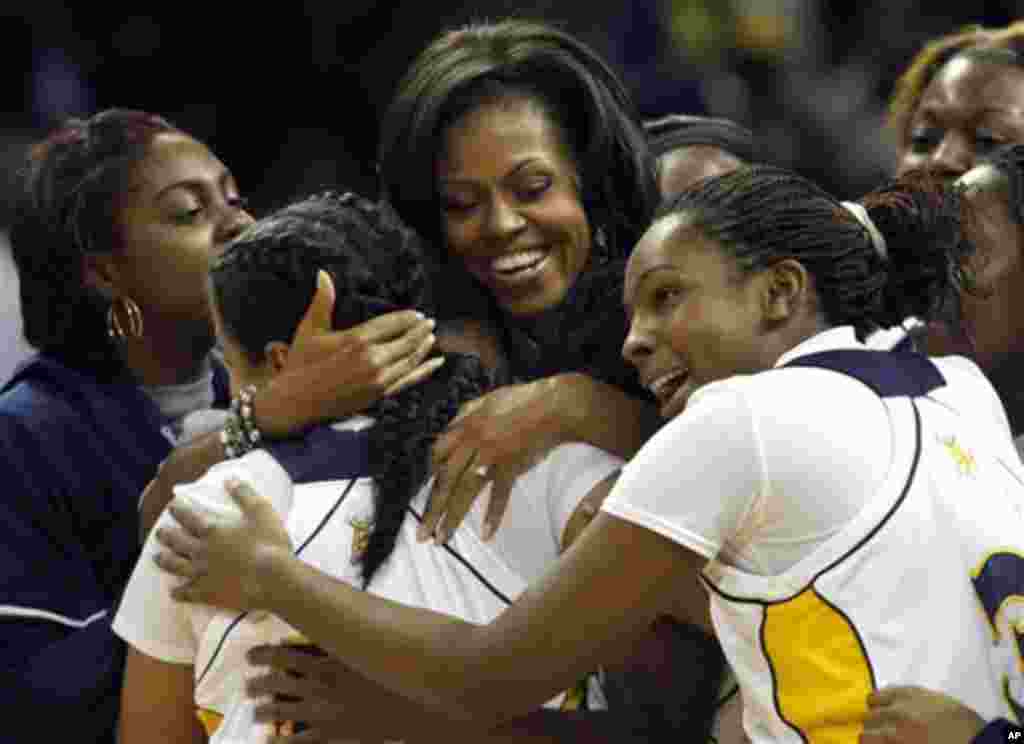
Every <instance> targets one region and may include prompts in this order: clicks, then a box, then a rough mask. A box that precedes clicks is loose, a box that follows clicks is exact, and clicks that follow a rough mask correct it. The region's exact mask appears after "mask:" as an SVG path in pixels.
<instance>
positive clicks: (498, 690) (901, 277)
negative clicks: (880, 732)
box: [157, 166, 1024, 744]
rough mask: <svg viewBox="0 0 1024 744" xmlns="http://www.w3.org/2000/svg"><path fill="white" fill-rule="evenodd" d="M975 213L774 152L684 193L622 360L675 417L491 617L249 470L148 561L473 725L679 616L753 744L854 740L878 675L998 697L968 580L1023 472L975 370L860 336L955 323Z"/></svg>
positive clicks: (183, 592)
mask: <svg viewBox="0 0 1024 744" xmlns="http://www.w3.org/2000/svg"><path fill="white" fill-rule="evenodd" d="M960 228H961V210H960V202H959V194H958V192H956V191H950V190H946V189H943V188H940V187H937V186H929V185H928V184H927V183H923V184H920V185H918V186H908V185H906V184H896V185H894V186H892V187H888V188H885V189H882V190H879V191H878V192H875V193H872V194H870V195H869V196H867V197H865V198H864V199H862V200H861V202H860V203H859V204H854V205H844V204H842V203H840V202H838V201H837V200H836V199H834V198H833V197H831V196H830V195H828V194H827V193H825V192H823V191H822V190H821V189H820V188H818V187H817V186H815V185H814V184H812V183H810V182H808V181H807V180H806V179H803V178H801V177H799V176H797V175H794V174H792V173H789V172H787V171H785V170H782V169H778V168H773V167H769V166H754V167H749V168H743V169H740V170H737V171H734V172H733V173H731V174H728V175H725V176H722V177H719V178H713V179H708V180H706V181H703V182H702V183H701V184H699V185H698V186H696V187H694V188H693V189H691V190H689V191H686V192H683V193H682V194H681V195H680V196H679V198H678V199H677V200H675V201H674V202H671V203H669V204H667V205H666V206H665V207H664V208H663V210H662V211H661V212H660V213H659V215H658V216H657V218H656V219H655V221H654V223H653V225H652V226H651V227H650V229H649V230H648V231H647V233H646V234H645V235H644V238H643V239H642V240H641V242H640V244H639V245H638V246H637V247H636V249H635V251H634V252H633V254H632V256H631V257H630V260H629V266H628V269H627V273H626V288H625V293H624V302H625V305H626V308H627V310H628V312H629V315H630V319H631V326H630V332H629V336H628V338H627V340H626V343H625V345H624V349H623V353H624V354H625V356H626V357H627V358H628V359H629V361H630V362H631V363H633V364H634V365H636V367H637V368H638V370H639V371H640V375H641V378H642V379H643V380H644V381H645V383H646V384H647V385H649V386H650V388H651V389H652V390H653V392H654V394H655V395H656V397H657V398H658V400H659V402H660V403H661V405H662V412H663V414H664V415H666V416H672V417H673V418H672V419H671V421H669V422H668V423H667V424H666V425H665V426H664V427H663V428H662V429H661V430H659V432H658V433H657V434H656V435H655V436H654V437H653V438H652V439H651V440H650V441H649V442H648V443H647V444H646V445H644V447H643V448H642V450H641V451H640V452H639V453H638V454H637V456H636V457H635V458H634V459H632V460H631V461H630V462H629V464H628V465H627V466H626V468H625V469H624V471H623V474H622V476H621V478H620V479H619V481H618V483H617V484H616V485H615V486H614V487H613V489H612V492H611V493H610V494H609V496H608V497H607V499H606V500H605V502H604V504H603V507H602V511H601V513H600V514H599V515H598V516H597V517H596V519H595V520H594V521H593V522H592V523H591V524H590V525H589V526H588V527H587V528H586V530H585V531H584V532H583V534H582V535H581V536H580V538H579V539H578V540H577V541H576V543H575V544H574V545H573V547H572V549H571V550H569V551H568V552H567V553H566V554H565V555H564V556H563V557H562V558H561V560H560V561H559V563H558V565H557V566H556V567H555V568H554V569H553V570H551V571H550V572H549V573H548V574H547V575H546V576H545V577H544V579H543V580H542V581H540V582H538V583H537V584H535V585H534V586H533V587H531V589H529V590H528V591H527V592H525V593H524V594H523V595H522V596H521V597H520V598H519V599H518V600H517V601H516V602H515V603H514V604H513V606H512V607H510V608H509V609H508V610H506V611H505V612H503V613H502V614H501V615H500V616H499V617H498V618H497V619H496V620H494V621H493V622H491V623H490V624H488V625H473V624H470V623H465V622H462V621H460V620H457V619H454V618H451V617H445V616H442V615H438V614H436V613H430V612H427V611H424V610H422V609H418V608H410V607H403V606H401V605H399V604H396V603H394V602H389V601H387V600H384V599H381V598H379V597H373V596H370V595H368V594H364V593H361V592H358V591H353V590H351V589H350V588H349V587H346V586H345V585H343V584H340V583H338V582H335V581H333V580H331V579H330V578H329V577H327V576H324V575H323V574H321V573H319V572H317V571H316V570H315V569H312V568H310V567H309V566H308V565H306V564H304V563H302V562H301V561H298V560H295V558H294V557H293V555H292V551H291V547H292V546H291V544H290V540H289V538H288V535H287V534H286V533H285V532H284V530H283V529H282V525H281V523H280V521H279V519H278V517H277V516H276V515H275V514H274V512H273V510H272V509H271V508H270V507H269V505H268V504H267V502H266V500H264V499H262V498H261V497H260V496H259V495H258V494H256V493H254V492H253V490H252V489H251V488H249V487H248V486H246V485H244V484H236V485H234V486H232V488H231V489H229V490H230V492H231V493H232V495H233V497H234V503H235V504H236V505H237V507H238V509H239V512H238V513H235V514H234V515H232V516H221V515H211V514H203V513H200V512H198V511H197V510H195V509H191V508H189V507H188V505H187V504H185V503H183V502H175V503H174V504H172V506H171V511H172V512H173V514H174V515H175V518H176V519H177V521H178V522H179V524H180V525H181V527H180V528H172V527H168V528H164V529H161V530H160V532H159V534H158V540H159V541H160V542H161V543H162V544H163V545H164V547H165V548H166V549H167V550H166V551H165V552H162V553H160V554H159V555H158V556H157V560H158V562H159V564H160V565H161V566H162V567H164V568H165V570H167V571H169V572H171V573H173V574H175V575H178V576H181V577H184V578H185V579H186V583H185V584H184V585H183V586H181V587H179V588H177V589H176V590H174V595H175V596H176V597H178V598H180V599H183V600H186V601H216V602H218V603H220V604H222V605H228V606H234V607H236V608H240V609H252V610H255V609H259V610H266V611H271V612H274V613H276V614H277V615H278V616H279V617H281V618H282V619H284V620H285V621H287V622H288V623H290V624H291V625H293V626H294V627H296V628H297V629H298V630H299V631H301V632H302V633H303V634H304V635H305V636H307V637H308V638H310V639H312V640H313V641H314V642H316V643H317V644H319V645H320V646H321V647H322V648H323V649H325V650H326V651H327V652H328V653H329V654H332V655H335V656H337V658H338V659H340V660H341V661H343V662H344V663H345V664H346V665H348V666H349V667H350V668H351V669H352V670H353V671H354V672H356V673H359V674H361V675H365V676H366V677H367V678H369V679H371V680H373V681H375V682H377V683H379V684H381V685H383V686H385V687H387V688H389V689H391V690H393V691H395V692H396V693H397V694H400V695H402V696H405V697H408V698H410V699H412V700H416V701H419V702H420V703H422V704H423V705H426V706H429V707H432V708H434V709H436V710H438V711H442V712H444V713H446V714H448V715H451V716H454V717H458V718H462V719H465V720H467V721H473V720H478V721H487V722H491V723H495V722H500V721H504V720H508V719H509V718H510V717H514V716H516V715H519V714H520V713H522V712H524V711H526V710H529V709H530V708H531V707H532V706H534V705H536V704H537V703H538V702H539V701H540V700H543V699H544V698H545V697H546V696H547V695H549V694H551V693H552V692H554V691H555V690H557V689H559V688H560V687H564V685H566V684H567V682H569V681H570V680H572V679H574V678H575V677H576V676H577V675H579V674H580V673H581V672H582V671H584V670H586V669H589V668H592V666H593V664H594V663H595V661H596V660H598V659H602V658H606V656H607V655H608V654H610V653H611V650H612V649H613V648H616V647H619V646H620V645H621V644H623V642H624V641H625V640H626V639H628V638H631V637H636V635H637V634H639V633H641V632H643V630H644V629H646V627H648V625H649V624H650V622H651V621H652V620H653V619H654V618H656V617H658V616H660V615H666V614H667V615H670V616H672V617H675V618H679V619H683V620H686V621H689V622H692V623H702V622H703V623H705V624H706V625H709V626H711V627H713V629H714V631H715V633H716V635H717V636H718V638H719V639H720V641H721V642H722V645H723V648H724V649H725V652H726V656H727V657H728V659H729V663H730V666H731V667H732V669H733V671H734V672H735V674H736V677H737V679H738V681H739V683H740V689H741V694H742V698H743V707H744V726H745V729H746V733H747V735H748V736H749V737H750V739H751V740H752V741H754V742H755V743H756V744H762V743H767V742H800V741H817V740H829V741H837V742H849V743H851V744H852V743H853V742H856V741H857V739H858V736H859V735H860V733H861V732H862V730H863V722H864V719H865V715H866V713H867V698H868V695H869V694H870V693H871V692H872V691H873V690H874V689H876V688H877V687H879V686H883V685H888V684H894V683H895V684H899V683H905V682H907V681H910V680H916V681H917V682H918V683H920V682H922V681H924V682H925V683H926V684H928V685H929V686H932V687H934V688H935V689H938V690H941V691H944V692H946V693H949V694H954V695H960V696H962V699H964V700H966V701H969V703H970V704H971V705H972V706H974V707H975V708H976V709H978V710H980V711H982V712H983V713H984V714H986V715H990V716H994V715H997V714H1002V713H1003V712H1005V710H1006V705H1007V703H1006V702H1005V701H1004V700H1003V698H1002V694H1001V691H1000V684H999V681H1000V673H999V671H998V670H997V669H996V667H995V665H994V662H992V663H990V661H989V660H990V652H991V645H992V631H991V628H990V625H989V622H988V620H986V619H985V618H984V617H982V616H981V615H980V614H979V613H978V612H977V601H978V600H977V598H976V597H977V596H980V595H982V594H983V590H984V589H985V587H986V586H987V585H988V582H987V577H989V575H990V574H992V575H995V574H998V569H999V567H1000V566H999V561H998V560H996V559H992V557H993V555H995V554H994V553H993V550H996V549H997V548H999V547H1000V546H1014V545H1019V544H1020V535H1021V516H1020V514H1019V513H1018V512H1017V511H1015V506H1016V505H1018V504H1019V503H1020V501H1021V497H1022V496H1024V470H1022V468H1021V465H1020V462H1019V460H1018V459H1017V457H1016V453H1015V452H1014V450H1013V444H1012V442H1011V440H1010V438H1009V436H1008V432H1007V430H1006V426H1005V420H1000V419H999V417H998V416H995V415H994V414H993V411H994V410H995V408H994V406H993V401H994V400H995V393H994V391H993V390H992V388H991V386H990V385H989V384H988V382H987V381H986V380H985V378H984V376H983V375H982V374H981V373H980V371H979V370H978V369H977V367H976V366H974V365H973V364H972V363H971V362H969V361H968V360H965V359H962V358H948V359H934V360H933V359H929V358H927V357H924V356H922V355H920V354H918V353H917V352H915V351H914V350H913V349H912V348H908V345H904V344H900V345H898V346H897V347H895V348H894V349H892V350H887V351H880V350H875V349H872V348H871V347H870V346H868V345H867V344H866V343H865V342H864V339H865V337H866V336H867V335H868V334H869V333H871V332H873V331H876V330H878V329H880V328H883V327H887V326H891V325H893V324H895V323H899V322H901V321H902V320H903V319H904V318H906V317H908V316H917V317H921V318H925V319H928V318H931V317H934V316H935V315H936V314H947V313H948V315H947V317H950V318H952V319H955V317H956V308H957V300H958V297H959V293H960V290H961V285H964V286H967V287H969V286H970V281H969V276H967V275H965V274H964V272H963V271H962V267H963V265H964V263H965V260H966V259H967V258H969V256H970V253H971V250H972V247H971V245H970V243H968V242H966V241H965V240H964V239H963V238H962V235H961V231H960ZM996 407H997V406H996ZM990 559H991V560H990ZM986 561H988V563H986ZM989 564H991V565H989ZM979 567H980V570H981V574H980V575H981V577H982V578H983V579H985V581H983V582H982V585H979V586H977V592H978V595H976V593H975V592H976V585H975V583H974V581H972V578H973V577H974V575H973V574H972V571H973V570H975V569H976V568H979ZM993 572H995V574H993ZM240 577H244V580H240ZM702 585H703V586H702ZM705 591H706V592H707V594H705ZM708 595H710V597H711V601H710V617H709V616H708V614H707V613H708V609H709V607H708ZM982 599H983V601H984V602H985V603H986V606H987V603H988V600H989V599H990V598H988V597H987V596H983V597H982ZM997 606H998V605H997ZM1009 637H1010V638H1012V637H1013V636H1012V634H1010V636H1009ZM935 649H942V653H941V654H937V653H935ZM991 658H993V659H994V656H993V657H991Z"/></svg>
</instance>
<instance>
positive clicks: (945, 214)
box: [859, 173, 975, 328]
mask: <svg viewBox="0 0 1024 744" xmlns="http://www.w3.org/2000/svg"><path fill="white" fill-rule="evenodd" d="M859 201H860V203H861V204H862V205H863V206H864V207H865V209H867V212H868V215H869V216H870V217H871V220H872V222H874V223H875V225H876V226H877V227H878V229H879V230H880V231H881V232H882V234H883V235H886V236H887V237H886V241H887V243H889V244H890V245H891V246H892V247H891V248H890V250H889V257H888V260H887V261H886V262H885V266H884V268H885V282H884V286H883V288H882V301H881V306H880V308H879V312H878V314H877V316H876V322H877V323H878V324H879V325H882V326H892V325H897V324H899V323H901V322H902V321H903V320H905V319H906V318H908V317H911V316H914V317H918V318H927V319H934V320H942V321H944V322H946V323H947V324H949V325H950V326H951V327H953V328H959V325H960V321H961V307H960V298H961V296H962V293H963V292H973V291H974V288H975V285H974V279H973V275H972V274H971V273H970V271H969V269H968V266H969V258H970V257H971V256H972V255H973V253H974V244H973V243H972V242H971V241H969V240H967V239H966V237H965V236H964V229H963V226H964V219H965V215H964V206H963V201H962V197H961V192H960V190H959V189H955V188H950V187H947V186H945V185H943V184H942V182H941V181H939V180H937V179H936V178H934V177H933V176H930V175H928V174H927V173H917V174H908V175H905V176H904V177H903V178H902V179H900V180H899V181H895V182H892V183H889V184H886V185H883V186H880V187H879V188H877V189H875V190H874V191H872V192H871V193H869V194H866V195H865V196H863V197H862V198H861V199H860V200H859ZM897 236H898V242H897Z"/></svg>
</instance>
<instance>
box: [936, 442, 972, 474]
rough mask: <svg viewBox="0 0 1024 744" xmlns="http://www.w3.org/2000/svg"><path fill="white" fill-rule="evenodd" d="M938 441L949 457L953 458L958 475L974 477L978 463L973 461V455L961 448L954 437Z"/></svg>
mask: <svg viewBox="0 0 1024 744" xmlns="http://www.w3.org/2000/svg"><path fill="white" fill-rule="evenodd" d="M939 441H940V442H942V445H943V446H944V447H945V448H946V452H948V453H949V456H950V457H952V458H953V462H954V463H956V468H957V470H959V471H960V475H974V471H975V470H976V469H977V467H978V462H977V460H975V459H974V455H973V454H972V453H971V451H970V450H968V449H966V448H964V447H963V446H961V444H960V442H958V441H957V440H956V437H955V436H953V437H947V438H944V439H940V440H939Z"/></svg>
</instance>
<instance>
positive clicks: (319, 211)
mask: <svg viewBox="0 0 1024 744" xmlns="http://www.w3.org/2000/svg"><path fill="white" fill-rule="evenodd" d="M318 269H323V270H325V271H327V272H328V273H330V274H331V276H332V278H333V280H334V285H335V305H334V314H333V326H334V328H336V329H343V328H350V327H352V326H354V325H357V324H359V323H362V322H364V321H366V320H369V319H370V318H372V317H374V316H376V315H379V314H381V313H385V312H390V311H392V310H400V309H414V310H420V311H422V312H424V313H428V314H432V313H433V310H434V308H435V304H434V302H433V299H432V297H431V293H430V283H429V281H428V268H427V265H426V264H425V262H424V251H423V245H422V241H421V240H420V238H419V237H418V236H417V235H416V233H414V232H413V231H412V230H410V229H409V228H408V227H406V226H405V225H404V224H403V223H402V222H401V221H400V220H399V219H398V217H397V215H396V214H395V213H394V211H393V210H391V209H390V208H389V207H388V206H387V205H385V204H379V203H373V202H370V201H368V200H366V199H363V198H361V197H359V196H356V195H354V194H342V195H338V194H333V193H326V194H321V195H318V196H313V197H310V198H307V199H304V200H302V201H300V202H297V203H295V204H291V205H289V206H287V207H284V208H283V209H280V210H278V211H277V212H274V213H272V214H270V215H268V216H266V217H264V218H263V219H261V220H258V221H257V222H255V223H253V224H252V225H251V226H249V227H248V228H247V229H246V230H245V231H244V232H243V233H242V234H241V235H240V236H239V237H238V238H236V239H235V240H234V241H233V242H232V244H231V245H230V246H229V247H228V248H227V250H225V251H224V253H223V254H221V256H220V257H218V258H217V259H216V260H215V261H214V262H213V265H212V268H211V270H210V280H211V286H212V289H213V296H214V300H215V302H216V304H217V311H218V314H219V315H220V318H221V321H222V326H223V328H224V329H225V331H226V332H227V333H228V334H229V335H230V336H231V337H232V338H233V340H235V341H236V342H237V343H238V344H239V346H240V347H241V348H242V350H243V351H244V352H245V353H246V355H247V356H249V358H250V360H251V361H252V362H254V363H257V364H258V363H260V362H262V361H263V359H264V353H265V352H264V349H265V348H266V345H267V344H268V343H269V342H271V341H285V342H289V343H290V342H291V341H292V340H293V338H294V335H295V330H296V328H297V327H298V324H299V321H300V320H301V319H302V316H303V315H304V314H305V312H306V309H307V308H308V306H309V303H310V301H311V300H312V298H313V294H314V292H315V290H316V273H317V270H318ZM489 385H490V378H489V375H488V373H487V372H486V370H484V368H483V366H482V365H481V364H480V362H479V360H477V359H476V358H475V357H471V356H465V355H459V354H452V355H449V358H448V361H447V363H446V364H445V365H444V366H442V367H441V368H440V369H439V370H437V371H436V372H435V373H434V374H433V375H432V376H431V377H430V378H429V379H428V380H427V381H425V382H422V383H420V384H419V385H416V386H413V387H411V388H408V389H406V390H404V391H402V392H401V393H398V394H396V395H394V396H392V397H389V398H383V399H381V400H380V401H378V402H377V403H375V404H374V405H372V406H371V407H369V408H368V409H367V410H366V411H364V413H365V414H366V415H368V416H372V417H373V418H374V419H376V424H375V425H374V426H373V427H372V428H371V429H370V432H369V437H370V473H369V474H370V476H371V477H372V478H373V481H374V518H373V526H372V528H371V531H370V537H369V543H368V546H367V548H366V550H365V551H364V552H363V554H362V558H361V561H362V565H361V572H362V575H363V582H364V585H368V584H369V583H370V581H371V579H372V578H373V576H374V573H375V572H376V571H377V570H378V569H379V568H380V567H381V566H382V565H383V564H384V563H385V562H386V561H387V559H388V557H389V556H390V555H391V552H392V551H393V550H394V546H395V541H396V538H397V536H398V532H399V529H400V527H401V525H402V520H403V519H404V516H405V513H406V509H407V507H408V505H409V503H410V501H411V500H412V498H413V497H414V496H415V495H416V493H418V491H419V489H420V487H421V486H422V485H423V483H425V482H426V480H427V477H428V475H429V465H430V448H431V446H432V445H433V442H434V440H435V439H436V438H437V436H438V435H439V434H440V433H441V432H442V431H443V430H444V429H445V427H446V426H447V425H448V422H449V421H451V420H452V419H453V418H454V417H455V415H456V413H457V412H458V409H459V407H460V406H461V405H462V404H463V403H464V402H466V401H468V400H471V399H473V398H476V397H478V396H479V395H480V394H481V393H482V392H483V391H484V390H485V389H487V388H488V387H489Z"/></svg>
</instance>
